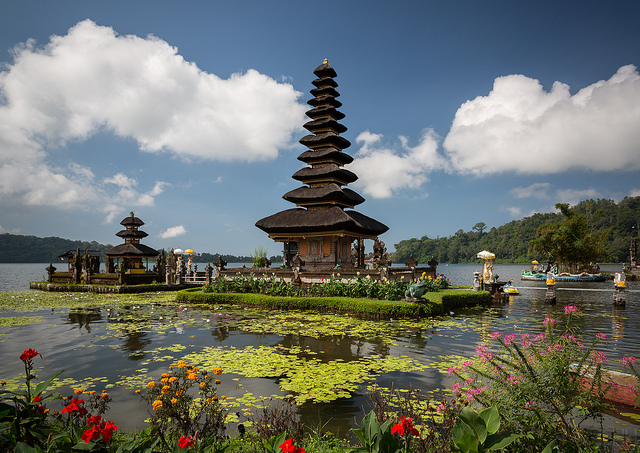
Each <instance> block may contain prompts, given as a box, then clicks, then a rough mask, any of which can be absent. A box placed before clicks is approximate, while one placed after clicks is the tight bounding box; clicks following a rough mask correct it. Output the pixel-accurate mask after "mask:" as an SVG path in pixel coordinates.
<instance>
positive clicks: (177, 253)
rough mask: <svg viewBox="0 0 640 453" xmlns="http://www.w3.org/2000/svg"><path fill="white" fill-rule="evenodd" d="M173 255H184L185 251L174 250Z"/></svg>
mask: <svg viewBox="0 0 640 453" xmlns="http://www.w3.org/2000/svg"><path fill="white" fill-rule="evenodd" d="M173 254H174V255H184V250H182V249H174V250H173Z"/></svg>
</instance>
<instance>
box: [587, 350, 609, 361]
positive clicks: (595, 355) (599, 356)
mask: <svg viewBox="0 0 640 453" xmlns="http://www.w3.org/2000/svg"><path fill="white" fill-rule="evenodd" d="M606 360H607V356H606V355H605V354H604V353H603V352H600V351H593V352H592V353H591V361H592V362H593V363H594V364H602V363H604V362H606Z"/></svg>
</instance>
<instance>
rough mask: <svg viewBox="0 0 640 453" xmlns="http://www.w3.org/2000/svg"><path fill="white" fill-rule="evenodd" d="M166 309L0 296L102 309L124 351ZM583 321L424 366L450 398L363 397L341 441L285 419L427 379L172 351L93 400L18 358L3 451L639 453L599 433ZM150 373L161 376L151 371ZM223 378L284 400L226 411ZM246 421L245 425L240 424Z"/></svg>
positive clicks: (412, 368) (0, 437) (160, 298)
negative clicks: (272, 385)
mask: <svg viewBox="0 0 640 453" xmlns="http://www.w3.org/2000/svg"><path fill="white" fill-rule="evenodd" d="M208 294H215V293H208ZM244 294H246V293H244ZM175 298H176V294H175V293H173V294H169V293H162V294H146V295H135V296H131V295H126V296H120V297H111V296H108V295H95V294H64V295H60V294H55V295H54V294H46V293H33V292H0V308H2V309H10V310H13V311H16V312H19V311H23V312H25V314H27V315H28V314H29V313H32V312H36V311H37V310H39V309H43V308H44V309H47V310H52V309H58V308H63V307H66V308H67V309H68V310H69V312H70V313H71V312H74V311H76V310H77V311H78V312H79V313H80V312H82V311H84V310H87V309H90V308H92V307H96V306H98V307H104V306H105V303H108V304H110V306H111V307H119V308H118V319H117V322H115V323H114V324H113V325H109V327H110V328H113V329H115V330H114V331H113V332H112V335H116V336H117V335H122V337H123V338H124V337H126V335H128V334H130V333H131V330H130V329H132V328H133V326H137V329H143V330H148V331H150V332H151V331H152V332H158V331H161V330H162V329H166V324H164V318H165V317H167V316H170V315H169V313H170V312H171V311H173V312H174V313H175V310H176V305H177V302H175ZM145 307H146V308H149V310H146V311H145V310H144V308H145ZM165 309H166V310H168V311H164V310H165ZM178 309H179V310H183V309H184V310H188V312H189V313H191V312H193V311H195V310H196V309H202V310H203V311H202V312H200V313H201V315H202V316H200V317H192V318H190V319H185V320H184V322H185V323H188V324H190V325H192V324H193V323H194V322H201V323H202V324H203V326H206V322H207V320H208V319H209V318H208V316H209V315H206V316H205V313H207V312H208V313H210V314H214V313H215V314H218V316H219V317H220V318H221V319H225V320H227V319H228V321H226V322H228V323H229V325H233V326H235V327H236V328H238V329H239V330H245V331H251V332H262V333H277V334H279V335H286V334H287V333H295V334H296V335H304V336H308V337H313V338H326V336H327V335H345V332H348V333H349V335H350V336H351V337H354V338H362V339H370V338H373V337H378V338H380V339H383V341H385V342H388V343H389V344H393V342H394V339H395V338H397V336H398V335H400V334H401V333H402V332H405V333H406V334H411V333H412V332H415V331H416V329H421V328H426V327H427V326H428V328H429V329H435V328H439V329H442V328H445V329H446V328H447V325H449V324H448V323H450V322H451V321H449V320H447V318H446V317H445V318H442V319H438V318H429V319H422V320H415V321H413V320H410V319H407V320H405V321H402V322H397V323H396V322H394V323H388V322H380V321H375V320H367V319H364V318H358V317H354V316H341V315H339V314H334V315H331V322H324V323H323V322H321V321H320V320H321V319H322V317H324V318H325V319H326V316H327V315H323V314H321V313H316V312H311V311H309V312H307V311H303V312H301V311H278V312H277V313H279V315H277V316H274V315H273V310H267V311H266V312H263V313H262V314H261V312H260V311H259V310H258V311H252V309H248V310H247V308H246V307H244V308H242V307H239V308H238V309H237V311H235V312H230V313H231V314H232V315H231V316H229V313H227V314H226V315H225V316H221V314H220V313H217V312H218V311H219V310H220V309H221V306H220V305H217V304H213V305H206V304H201V305H189V306H186V307H183V306H182V305H180V306H179V308H178ZM233 313H237V314H233ZM267 313H271V315H269V314H267ZM585 315H586V314H583V313H581V312H580V311H579V310H578V308H577V307H575V306H566V307H565V308H564V318H563V319H560V320H556V319H554V318H550V317H546V318H544V320H543V321H541V322H542V325H543V326H544V332H541V333H537V334H529V333H520V334H518V335H517V336H516V334H502V333H501V332H498V331H496V332H493V333H491V334H490V335H489V336H488V337H487V338H485V340H483V341H482V342H481V344H479V345H478V346H477V348H476V355H475V357H457V356H456V357H453V356H450V357H443V358H436V357H434V358H433V363H432V364H431V365H430V366H436V367H438V368H439V369H440V372H442V373H445V374H446V373H448V374H449V375H450V376H451V377H453V378H455V379H456V381H455V383H454V384H453V387H452V388H451V389H450V390H449V392H450V393H448V395H449V396H444V395H441V396H440V397H437V398H436V397H435V395H427V394H423V393H421V392H419V391H417V390H412V389H411V388H410V387H408V388H404V389H393V388H391V389H389V388H381V387H378V386H375V385H374V386H369V387H368V389H369V392H370V395H369V398H370V402H371V404H370V406H371V411H370V412H369V413H367V414H365V415H364V416H363V417H361V418H359V421H358V423H357V426H358V427H357V428H353V429H351V432H352V434H353V437H352V438H341V437H337V436H335V435H333V434H332V433H330V432H327V431H326V430H325V429H324V428H323V426H324V425H323V424H322V422H321V421H319V422H318V424H317V425H316V426H303V425H302V424H301V422H300V420H299V418H298V417H297V414H296V405H299V404H303V403H304V402H306V401H316V402H322V401H331V400H332V399H335V398H342V397H349V396H350V395H351V394H352V393H353V392H354V391H355V389H356V388H357V387H358V386H359V385H360V384H361V383H363V382H366V381H367V380H369V379H370V378H371V376H372V375H376V374H380V373H383V372H389V371H393V370H398V371H399V370H402V371H405V372H414V373H419V372H421V371H423V370H425V365H422V364H420V363H418V362H416V361H415V360H413V359H410V358H409V357H404V356H400V357H393V356H387V357H386V358H382V357H379V356H376V355H370V356H367V357H363V358H362V359H361V360H359V361H357V362H343V361H340V360H331V361H326V360H323V358H322V357H316V356H315V355H314V354H313V353H311V352H305V351H304V350H302V349H300V348H299V347H288V348H287V347H283V346H280V348H273V347H267V346H258V347H248V348H245V349H242V350H241V349H236V348H228V347H226V348H225V347H204V348H202V349H201V350H200V351H199V352H195V353H194V352H188V351H189V349H188V347H187V346H185V345H183V344H175V345H174V346H173V347H171V348H158V349H157V350H153V351H149V353H150V355H149V357H147V359H146V360H144V361H142V362H141V363H139V365H138V366H140V367H141V368H139V369H138V370H137V371H136V373H135V374H134V375H132V376H129V377H124V378H123V379H121V380H120V381H118V382H116V383H109V384H106V385H104V384H102V385H104V387H105V388H104V389H102V390H98V389H99V387H97V385H100V384H101V383H103V382H104V381H103V380H101V379H98V380H94V381H91V380H86V381H77V380H67V379H64V377H63V376H62V372H58V371H55V370H53V371H51V372H53V373H54V374H53V375H52V376H51V377H49V378H48V379H45V380H44V381H39V378H38V374H46V375H48V374H47V372H46V370H43V369H41V368H39V364H38V361H40V360H41V358H40V357H41V355H40V354H39V353H38V351H37V349H33V348H28V349H26V350H25V351H24V352H23V353H22V354H20V356H19V357H16V358H15V362H16V367H15V368H16V371H17V374H16V377H15V378H11V379H5V380H2V382H0V398H1V399H0V449H2V451H17V452H73V451H94V452H114V453H116V452H179V451H187V452H224V451H227V452H270V453H280V452H297V453H303V452H309V453H312V452H318V453H323V452H335V453H343V452H344V453H347V452H354V453H355V452H457V451H461V452H482V451H513V452H531V451H540V452H549V453H554V452H606V451H629V452H632V451H633V452H637V451H640V446H638V445H633V444H630V443H628V440H627V439H623V438H620V437H619V436H616V435H615V432H605V431H604V428H603V425H602V423H601V421H602V418H603V416H604V412H605V410H607V409H608V405H607V403H606V401H605V399H604V396H605V393H606V392H607V390H608V389H609V388H610V387H611V386H612V384H611V383H609V382H608V381H607V379H606V373H605V371H604V369H603V368H602V365H603V363H605V361H606V355H605V353H604V352H602V350H603V349H605V350H606V348H607V347H608V343H609V338H607V336H606V335H605V334H596V335H595V336H594V338H592V339H586V338H584V335H583V334H582V333H581V332H580V330H579V329H578V328H577V327H576V326H575V325H576V324H580V323H577V322H574V321H575V320H577V319H578V318H580V317H582V316H585ZM14 318H16V319H17V318H19V316H14ZM179 319H180V318H176V322H178V321H179ZM198 319H199V320H200V321H197V320H198ZM114 321H115V320H114ZM16 324H19V322H18V321H16ZM163 325H164V327H163ZM503 325H504V327H505V328H508V326H509V324H506V323H505V324H503ZM204 328H206V327H204ZM456 328H460V326H457V327H456ZM34 346H35V345H34ZM596 347H597V349H596ZM176 354H177V356H176ZM621 362H622V366H623V367H626V368H628V369H629V370H630V372H632V373H633V374H634V375H635V376H636V377H640V376H639V375H638V372H637V370H636V369H635V367H634V365H635V364H636V362H637V359H636V358H635V357H624V358H623V359H622V361H621ZM151 364H154V365H157V368H156V369H159V370H162V371H150V370H149V367H150V366H151ZM20 369H22V373H20ZM234 374H240V375H243V376H247V377H274V378H277V379H279V380H280V385H281V386H282V388H283V390H284V391H285V392H289V393H288V394H287V395H285V396H284V397H281V398H280V399H277V397H276V396H275V395H274V396H273V398H276V399H275V400H271V401H266V400H265V399H264V398H258V397H252V395H253V394H251V393H248V394H246V395H245V396H244V397H242V398H238V399H236V400H235V401H234V400H233V398H231V397H229V398H228V397H227V396H225V395H224V394H223V393H222V392H221V391H220V386H221V384H222V383H223V381H224V380H225V379H228V377H227V376H228V375H234ZM118 386H122V387H126V388H129V389H131V396H132V397H133V398H137V399H139V401H140V402H141V403H143V404H146V405H147V407H148V413H149V418H148V419H147V423H148V427H147V428H145V429H143V430H141V431H137V432H124V431H123V430H121V429H118V426H117V424H118V421H117V420H112V419H111V418H110V417H109V406H110V403H113V399H112V393H115V392H114V391H113V390H110V389H115V388H116V387H118ZM630 391H632V392H633V394H634V395H636V401H638V399H637V395H638V394H639V391H640V389H638V387H637V386H636V387H633V388H632V389H630ZM241 405H243V407H244V409H243V408H241V407H240V406H241ZM247 407H250V408H251V410H250V412H245V411H246V408H247ZM246 414H249V415H246ZM241 416H242V417H243V420H242V421H241V420H240V417H241Z"/></svg>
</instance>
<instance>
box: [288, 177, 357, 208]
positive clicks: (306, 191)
mask: <svg viewBox="0 0 640 453" xmlns="http://www.w3.org/2000/svg"><path fill="white" fill-rule="evenodd" d="M282 198H284V199H285V200H287V201H290V202H292V203H295V204H296V205H298V206H306V207H312V206H315V207H318V206H332V205H339V206H343V207H346V208H353V207H354V206H356V205H359V204H360V203H364V198H362V197H361V196H360V195H359V194H358V193H357V192H354V191H353V190H351V189H347V188H341V187H340V186H339V185H337V184H335V183H331V184H327V185H326V186H323V187H319V188H317V189H316V188H311V187H299V188H297V189H294V190H292V191H291V192H287V193H286V194H285V195H284V196H283V197H282Z"/></svg>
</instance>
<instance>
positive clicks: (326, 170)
mask: <svg viewBox="0 0 640 453" xmlns="http://www.w3.org/2000/svg"><path fill="white" fill-rule="evenodd" d="M292 178H293V179H295V180H298V181H302V182H303V183H305V184H309V183H310V182H315V181H329V180H331V181H332V182H341V183H342V184H348V183H351V182H354V181H357V180H358V176H357V175H356V174H355V173H354V172H352V171H349V170H347V169H345V168H342V167H339V166H337V165H336V164H327V165H324V166H322V167H304V168H301V169H300V170H298V171H297V172H295V173H294V174H293V176H292Z"/></svg>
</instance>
